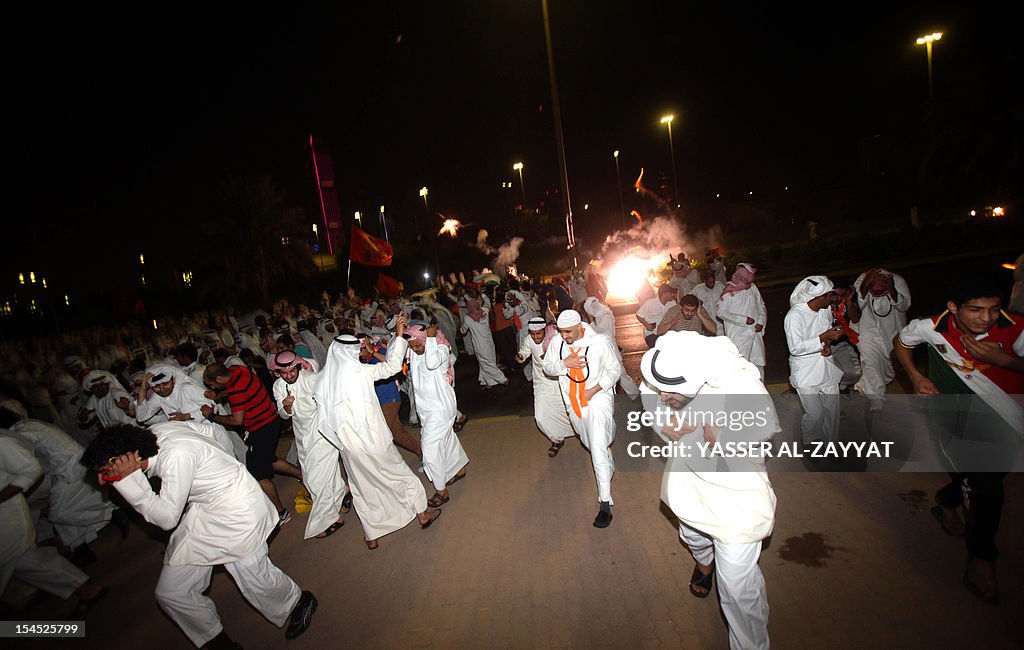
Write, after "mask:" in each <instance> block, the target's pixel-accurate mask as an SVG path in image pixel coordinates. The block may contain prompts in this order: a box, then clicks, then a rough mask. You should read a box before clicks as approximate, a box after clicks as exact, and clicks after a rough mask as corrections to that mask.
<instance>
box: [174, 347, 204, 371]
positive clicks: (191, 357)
mask: <svg viewBox="0 0 1024 650" xmlns="http://www.w3.org/2000/svg"><path fill="white" fill-rule="evenodd" d="M174 358H175V359H177V360H178V363H180V364H181V365H182V366H188V365H190V364H192V363H195V361H196V359H198V358H199V351H198V350H196V346H195V345H193V344H192V343H189V342H188V341H186V342H184V343H182V344H181V345H179V346H178V347H177V348H176V349H175V351H174Z"/></svg>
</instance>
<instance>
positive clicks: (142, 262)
mask: <svg viewBox="0 0 1024 650" xmlns="http://www.w3.org/2000/svg"><path fill="white" fill-rule="evenodd" d="M145 263H146V256H145V255H143V254H142V253H139V264H145Z"/></svg>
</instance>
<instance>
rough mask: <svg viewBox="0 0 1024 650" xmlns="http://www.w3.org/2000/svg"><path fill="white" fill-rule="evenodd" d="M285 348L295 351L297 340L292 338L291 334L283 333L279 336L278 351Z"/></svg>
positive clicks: (282, 350)
mask: <svg viewBox="0 0 1024 650" xmlns="http://www.w3.org/2000/svg"><path fill="white" fill-rule="evenodd" d="M285 350H289V351H292V352H294V351H295V340H294V339H292V336H291V334H282V335H281V336H279V337H277V351H278V353H281V352H284V351H285Z"/></svg>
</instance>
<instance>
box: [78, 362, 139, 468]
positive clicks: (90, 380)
mask: <svg viewBox="0 0 1024 650" xmlns="http://www.w3.org/2000/svg"><path fill="white" fill-rule="evenodd" d="M82 388H83V389H84V390H85V392H86V393H88V394H89V399H88V400H87V401H86V403H85V410H86V411H87V412H91V413H93V414H95V416H96V419H98V420H99V421H100V426H102V427H103V428H104V429H108V428H110V427H112V426H115V425H118V424H136V421H135V417H134V416H133V415H132V414H133V413H134V412H135V409H134V407H133V405H132V399H131V396H129V395H128V391H126V390H125V389H124V388H123V387H122V386H121V384H120V383H118V381H117V379H116V378H115V377H114V376H113V375H112V374H110V373H109V372H107V371H105V370H93V371H92V372H90V373H89V374H87V375H86V376H85V377H84V378H83V379H82ZM83 449H84V447H83Z"/></svg>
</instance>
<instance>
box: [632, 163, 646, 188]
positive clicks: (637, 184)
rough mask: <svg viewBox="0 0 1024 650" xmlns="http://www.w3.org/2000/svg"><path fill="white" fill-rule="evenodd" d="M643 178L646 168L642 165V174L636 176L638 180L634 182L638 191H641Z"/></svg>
mask: <svg viewBox="0 0 1024 650" xmlns="http://www.w3.org/2000/svg"><path fill="white" fill-rule="evenodd" d="M643 179H644V168H643V167H641V168H640V175H639V176H637V177H636V182H635V183H633V187H635V188H636V191H637V192H639V191H640V187H641V186H640V181H642V180H643Z"/></svg>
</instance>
